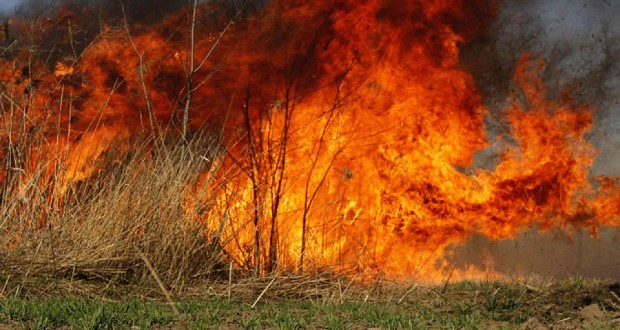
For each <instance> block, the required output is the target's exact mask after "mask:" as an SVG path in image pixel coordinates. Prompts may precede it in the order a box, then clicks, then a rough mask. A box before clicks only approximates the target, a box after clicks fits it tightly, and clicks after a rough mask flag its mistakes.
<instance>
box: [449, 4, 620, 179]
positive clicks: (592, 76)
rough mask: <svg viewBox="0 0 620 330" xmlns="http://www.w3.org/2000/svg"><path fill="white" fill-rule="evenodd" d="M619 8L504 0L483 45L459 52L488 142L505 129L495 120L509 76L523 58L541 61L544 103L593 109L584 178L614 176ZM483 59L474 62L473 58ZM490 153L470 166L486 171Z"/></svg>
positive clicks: (619, 162)
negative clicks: (484, 109)
mask: <svg viewBox="0 0 620 330" xmlns="http://www.w3.org/2000/svg"><path fill="white" fill-rule="evenodd" d="M619 16H620V2H617V1H606V0H568V1H554V0H526V1H504V2H503V3H502V6H501V10H500V12H499V14H498V16H497V18H496V20H495V22H494V23H493V26H492V28H491V29H490V31H493V33H492V34H490V35H489V36H487V39H485V40H481V41H480V42H478V43H476V44H473V45H472V46H470V47H467V48H465V49H463V53H462V56H461V60H462V63H463V65H464V66H465V67H466V68H467V69H469V70H470V71H471V72H472V73H473V74H474V76H475V78H476V80H477V83H478V86H479V88H480V90H481V92H482V94H483V95H484V96H485V100H486V103H487V105H488V106H489V107H490V109H491V116H490V117H489V118H488V120H487V127H488V128H489V135H490V139H491V140H493V139H495V138H497V137H498V136H502V135H503V133H506V132H507V131H508V130H509V128H508V127H507V125H505V123H502V122H501V117H502V116H501V112H502V111H503V109H504V108H505V104H504V103H503V102H504V101H505V100H506V96H507V95H508V93H509V92H510V91H511V89H512V88H513V86H512V83H511V79H510V78H511V75H512V72H513V71H514V67H515V63H517V61H518V59H519V57H520V56H521V55H522V54H523V52H529V53H530V54H531V55H532V58H537V57H542V58H543V59H544V61H545V70H544V72H543V78H544V80H545V83H546V84H547V86H548V87H549V93H550V97H555V98H560V97H567V96H568V97H571V98H572V99H573V101H574V102H577V103H581V104H587V105H589V106H591V107H593V108H594V111H595V123H594V128H593V129H592V131H591V132H590V133H589V134H588V140H589V142H591V143H592V144H593V145H594V146H595V147H596V148H597V149H598V151H599V155H598V157H597V160H596V163H595V164H594V166H593V167H592V172H591V173H592V175H618V174H620V153H618V150H620V112H619V111H618V110H620V109H619V107H620V105H619V104H620V62H618V61H617V54H619V53H620V20H617V17H619ZM481 58H483V59H484V60H483V61H481V60H480V59H481ZM496 160H497V154H496V151H495V150H485V151H483V152H481V154H480V155H479V157H478V159H477V165H478V166H492V165H493V163H494V161H496Z"/></svg>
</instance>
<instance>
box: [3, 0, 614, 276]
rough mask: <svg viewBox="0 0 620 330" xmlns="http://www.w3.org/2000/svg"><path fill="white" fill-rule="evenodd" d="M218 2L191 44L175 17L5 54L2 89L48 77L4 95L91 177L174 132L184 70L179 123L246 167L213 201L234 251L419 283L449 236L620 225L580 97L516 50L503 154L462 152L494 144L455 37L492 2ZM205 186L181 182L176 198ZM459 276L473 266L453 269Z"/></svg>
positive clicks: (75, 174)
mask: <svg viewBox="0 0 620 330" xmlns="http://www.w3.org/2000/svg"><path fill="white" fill-rule="evenodd" d="M217 10H221V7H219V6H218V5H203V6H202V7H201V8H200V10H199V14H200V15H201V16H200V17H199V20H198V21H199V22H202V23H200V24H198V25H197V26H196V28H197V29H198V33H197V34H196V35H198V36H199V38H198V39H197V40H196V41H195V45H194V49H195V51H194V52H193V53H192V52H190V51H189V49H190V48H189V46H188V45H187V43H186V41H187V40H188V34H187V33H188V32H187V31H186V30H185V29H182V28H180V27H183V26H185V25H186V21H185V19H186V16H185V15H184V14H177V15H171V16H170V17H168V18H167V19H166V20H164V21H163V22H161V23H160V24H158V25H157V26H152V27H148V29H144V28H143V27H130V28H127V29H124V28H123V29H118V30H113V29H111V30H110V31H107V32H104V33H102V34H101V35H100V36H99V38H98V39H97V40H96V41H94V42H93V43H92V44H91V45H90V46H89V47H88V48H86V49H85V50H84V52H83V54H82V55H81V56H80V59H79V61H77V62H76V63H75V65H66V64H63V63H64V62H62V61H58V62H57V64H56V66H55V68H54V69H55V71H54V72H55V74H51V73H48V72H46V70H45V65H43V64H41V65H39V66H37V67H38V70H40V71H41V72H39V73H35V72H31V73H29V74H28V75H26V76H27V77H26V76H23V75H22V74H20V73H19V70H16V69H11V68H18V67H19V65H21V63H20V61H19V59H15V60H6V61H4V62H3V63H2V67H3V71H2V72H11V74H5V75H7V76H6V77H3V79H4V80H5V81H10V82H11V85H10V86H11V87H12V88H13V89H14V92H15V93H16V95H19V94H20V93H19V90H20V89H25V90H28V88H30V87H31V86H30V87H29V84H30V83H31V82H32V79H33V77H35V76H36V79H37V80H39V83H38V85H37V86H36V89H37V90H49V91H52V92H51V93H34V92H32V91H30V92H27V93H26V94H27V96H24V99H23V100H14V102H16V103H20V102H22V104H26V103H25V102H29V104H30V107H31V108H32V109H35V111H38V112H37V113H36V114H35V115H33V118H32V120H33V122H37V121H39V122H46V123H50V122H59V123H61V124H60V125H59V127H60V128H61V131H62V132H64V134H63V135H61V137H60V138H59V137H58V134H57V132H58V130H57V128H58V125H57V126H53V125H47V126H46V127H51V129H50V130H49V131H48V132H46V134H48V136H49V140H50V141H51V142H50V143H51V145H50V146H49V150H50V151H56V150H65V148H66V149H67V150H69V151H68V152H69V153H72V154H75V155H74V156H72V157H64V158H63V157H61V158H57V159H56V160H57V161H60V162H64V168H66V173H67V177H66V178H65V179H64V181H65V183H70V182H73V181H77V180H81V179H84V178H87V177H89V176H90V175H92V174H93V173H94V171H96V166H98V165H97V164H96V163H94V162H84V161H82V159H89V160H93V159H97V158H98V156H99V155H101V154H102V153H103V152H105V150H106V149H107V148H108V147H109V146H110V144H111V142H112V141H114V140H120V141H123V140H127V139H128V138H129V137H130V136H131V132H134V131H136V130H138V131H141V132H142V133H145V134H146V133H150V132H153V131H161V130H166V129H167V130H170V129H171V128H172V130H177V131H181V122H182V115H183V110H184V105H185V104H186V103H185V101H186V100H187V96H188V94H189V93H188V85H187V79H188V72H192V74H191V77H192V81H193V85H190V87H191V88H192V90H191V109H190V116H189V125H190V128H191V131H193V132H195V131H198V130H216V129H218V128H221V127H224V128H225V130H224V131H225V132H226V133H225V138H226V139H227V141H243V143H240V144H238V146H237V147H235V148H232V149H231V150H230V156H231V158H230V159H229V160H228V161H227V163H228V164H230V166H234V167H238V168H240V169H241V172H242V175H240V176H239V177H238V178H237V179H235V180H230V181H228V183H227V185H226V189H225V190H226V191H227V192H228V193H223V194H222V196H221V198H220V200H218V201H217V203H218V205H219V206H220V207H222V208H223V209H226V210H227V214H228V218H229V219H230V220H229V221H228V222H227V223H226V227H225V228H224V233H225V234H226V235H228V237H234V238H235V239H231V240H228V241H226V243H224V244H226V246H225V248H226V250H227V252H228V254H229V255H230V256H231V258H232V259H233V260H234V261H235V262H237V263H238V264H239V265H243V266H247V267H248V268H254V270H256V271H259V272H261V271H264V270H266V271H272V270H275V269H280V270H301V269H303V270H304V271H308V270H317V269H324V268H329V269H332V270H337V271H341V272H355V273H364V274H377V273H381V274H386V275H389V276H393V277H397V278H412V277H416V278H425V279H427V280H431V281H432V280H437V279H438V276H442V274H445V272H446V271H449V266H448V265H445V263H444V261H443V260H444V259H443V255H444V250H445V248H446V247H447V246H448V245H449V244H453V243H459V242H463V241H464V240H465V239H467V238H468V237H470V236H471V235H473V234H475V233H480V234H483V235H485V236H486V237H488V238H493V239H500V238H511V237H515V235H517V234H518V233H519V232H521V231H524V230H526V229H527V228H531V227H532V226H538V227H539V228H541V229H549V228H558V227H559V228H567V229H570V228H571V227H575V228H583V227H590V228H593V230H594V228H596V227H597V226H598V225H610V226H616V225H617V224H618V215H619V214H620V209H619V208H618V205H619V204H618V200H619V198H620V197H619V196H620V190H619V189H618V186H617V184H615V183H614V182H611V181H613V180H611V179H607V181H605V184H604V185H603V187H602V188H601V189H598V190H596V189H595V188H593V187H592V185H591V184H590V181H589V180H588V174H589V167H590V166H591V165H592V162H593V160H594V158H595V156H596V151H595V149H594V148H593V146H592V145H590V144H589V143H588V142H587V141H586V139H585V137H584V134H585V133H586V132H587V131H588V130H589V129H590V128H591V127H592V110H591V109H589V108H587V107H582V106H575V105H574V104H572V103H571V102H570V100H548V99H547V92H546V89H545V86H544V84H543V83H542V80H541V78H540V73H541V72H542V70H544V65H543V62H542V60H532V59H531V58H530V57H529V56H528V55H527V54H526V55H524V56H523V57H522V59H521V61H520V62H519V63H518V65H517V69H516V71H515V74H514V91H513V94H512V95H511V97H510V100H509V101H510V105H509V106H508V107H507V109H506V110H505V112H504V114H503V118H504V121H505V124H506V126H507V127H509V128H510V132H508V133H506V135H505V136H504V138H503V139H501V140H498V141H492V143H491V145H492V147H493V148H497V149H500V150H501V155H500V160H499V161H498V163H497V164H496V165H495V166H494V167H493V168H472V164H474V157H475V155H476V153H477V152H479V151H481V150H483V149H485V148H489V147H491V146H490V144H489V141H488V138H487V132H486V130H485V116H487V115H489V110H488V109H487V108H486V107H485V106H484V105H483V104H482V101H481V99H482V97H481V96H480V95H479V94H478V92H477V89H476V86H475V83H474V80H473V77H472V76H471V74H470V73H468V72H467V71H465V70H464V69H462V68H461V67H460V65H459V49H460V47H461V45H463V44H465V43H469V42H471V41H473V40H475V39H476V38H478V37H480V36H481V35H483V34H484V32H485V29H486V24H487V22H488V20H490V19H491V18H492V17H493V15H494V13H495V12H496V10H497V8H496V6H495V4H494V3H492V2H489V1H482V0H476V1H404V2H403V1H400V2H397V1H381V0H373V1H370V0H369V1H352V0H324V1H322V4H321V5H318V4H315V3H311V2H307V1H296V0H291V1H284V0H282V1H272V2H270V4H268V5H266V6H265V8H262V9H261V10H260V11H259V12H258V13H255V14H254V15H250V14H247V15H246V16H244V17H243V18H238V19H236V20H235V21H234V24H229V22H227V21H226V19H225V18H222V17H220V16H217V17H215V18H214V16H213V15H211V14H212V13H214V12H216V11H217ZM63 15H65V16H62V17H66V14H63ZM73 19H74V20H75V19H76V18H75V17H74V18H73ZM207 23H212V24H207ZM131 28H135V31H131ZM222 31H225V33H222ZM192 57H193V58H194V63H195V64H194V66H192V67H190V64H189V63H190V61H189V59H190V58H192ZM51 71H52V69H50V72H51ZM31 90H32V88H31ZM49 111H52V113H54V116H55V117H54V116H49V115H46V114H49ZM3 120H6V119H3ZM3 126H4V127H6V126H7V123H4V125H3ZM9 126H10V125H9ZM54 134H56V135H54ZM9 135H10V133H8V132H3V136H9ZM87 139H92V140H95V141H97V143H96V144H95V147H92V145H91V144H88V143H81V142H80V141H86V140H87ZM239 145H240V146H239ZM33 157H35V158H36V161H41V159H43V158H45V155H39V154H37V155H35V156H33ZM76 159H79V160H80V161H75V160H76ZM610 180H611V181H610ZM199 203H201V202H200V201H196V200H193V199H192V197H191V196H188V212H190V210H191V209H192V208H193V206H195V205H196V204H199ZM196 217H197V220H198V221H203V222H204V223H205V224H206V225H207V226H209V227H213V228H210V229H211V230H213V231H214V232H217V231H219V227H218V226H219V225H220V224H219V223H216V222H214V221H212V220H210V219H201V218H200V216H199V215H197V216H196ZM472 274H473V275H474V276H482V275H480V274H481V273H476V271H475V270H468V272H465V273H464V274H461V275H462V276H463V277H467V276H471V275H472ZM455 276H457V275H455ZM459 276H460V275H459ZM493 276H496V274H495V275H493Z"/></svg>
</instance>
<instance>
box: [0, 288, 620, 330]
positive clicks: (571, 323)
mask: <svg viewBox="0 0 620 330" xmlns="http://www.w3.org/2000/svg"><path fill="white" fill-rule="evenodd" d="M610 288H612V289H613V290H615V288H616V286H614V285H611V286H610V285H609V284H608V283H607V284H605V283H594V282H593V283H587V282H583V281H569V282H557V283H555V284H550V285H549V286H547V287H544V288H541V289H536V288H533V289H532V287H530V286H528V285H523V284H522V283H467V282H466V283H455V284H451V285H448V286H446V287H421V288H419V289H416V290H414V291H411V292H409V293H408V295H407V297H406V299H403V300H402V301H401V302H398V301H399V300H400V299H399V298H398V297H399V296H397V295H392V296H390V294H386V293H384V294H383V295H382V297H381V298H379V297H374V298H372V299H371V300H368V301H363V300H347V301H344V302H338V301H334V300H321V299H318V300H309V299H306V300H304V299H291V298H286V297H270V298H268V299H263V300H261V301H259V302H258V303H257V304H256V306H255V308H252V307H251V305H252V303H253V300H254V299H247V297H246V298H242V297H241V296H240V297H235V298H232V299H227V298H222V297H215V296H208V295H205V296H204V297H202V298H198V297H197V296H192V297H189V296H188V297H185V298H179V299H177V303H176V306H177V308H178V310H179V312H180V313H181V315H180V316H177V315H175V314H174V313H173V311H172V308H170V306H169V305H167V304H165V303H164V302H162V301H156V300H152V299H150V300H147V299H146V298H122V297H121V298H120V300H118V301H109V300H107V298H103V297H102V298H89V299H87V298H83V297H77V296H76V297H69V298H60V297H47V298H28V299H26V298H11V299H3V300H0V327H1V326H2V325H8V326H12V327H17V328H31V329H50V328H61V327H62V328H67V327H68V328H75V329H101V328H106V329H112V328H123V329H124V328H133V329H150V328H169V327H181V328H190V329H205V328H235V329H236V328H241V329H318V328H323V329H426V328H434V329H437V328H440V329H486V328H489V327H495V328H496V329H515V328H519V327H523V326H524V328H533V329H535V328H537V326H541V325H544V326H552V327H555V328H567V327H582V328H592V329H616V328H618V326H619V325H620V310H618V304H617V302H616V303H614V302H613V301H612V300H611V299H615V298H614V297H613V294H611V292H612V291H610V290H612V289H610ZM394 298H396V299H394ZM610 298H611V299H610ZM593 304H596V306H598V307H600V311H601V313H602V314H601V315H600V316H597V317H594V318H591V317H588V316H586V315H584V314H583V313H582V309H583V308H584V307H586V306H592V305H593Z"/></svg>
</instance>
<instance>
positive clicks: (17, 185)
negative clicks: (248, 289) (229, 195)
mask: <svg viewBox="0 0 620 330" xmlns="http://www.w3.org/2000/svg"><path fill="white" fill-rule="evenodd" d="M160 142H161V141H160ZM110 150H114V148H111V149H110ZM218 152H219V151H218V150H217V145H216V143H215V142H214V141H210V140H209V139H206V138H195V139H192V140H191V141H190V142H189V143H185V142H183V141H181V142H178V143H176V142H173V143H165V142H161V143H156V141H142V142H136V144H135V145H134V146H133V147H132V151H131V152H130V153H128V154H123V155H122V157H121V158H120V159H119V158H116V157H118V155H117V154H114V153H113V152H108V155H106V156H105V157H103V159H101V158H100V159H97V160H96V161H97V162H102V161H106V162H107V163H106V165H104V166H102V167H100V168H99V170H100V171H99V172H98V173H97V174H96V175H94V176H92V177H89V178H88V179H86V180H81V181H76V182H69V183H66V185H65V186H64V187H63V188H62V189H59V184H58V183H59V181H60V178H61V177H62V176H63V173H65V172H63V171H65V170H64V169H60V168H59V169H53V170H54V171H53V172H54V173H56V175H55V177H54V178H53V179H56V180H52V181H51V182H45V181H44V178H45V173H46V172H49V171H50V169H49V168H43V167H41V168H39V171H38V172H35V174H34V175H32V176H31V177H30V180H28V181H26V182H24V181H23V178H20V177H18V178H17V179H15V180H13V181H10V182H9V184H5V185H4V187H3V188H4V191H3V196H4V199H3V202H2V203H1V206H0V212H1V214H2V215H3V222H2V224H1V227H0V229H1V230H2V233H3V235H2V237H1V238H0V239H1V241H0V243H1V244H0V246H1V248H0V256H1V259H0V263H2V267H3V268H4V269H5V270H9V273H14V274H25V275H26V276H28V275H32V276H35V277H36V276H39V275H42V274H46V275H51V276H60V277H64V278H72V279H74V278H99V279H105V280H107V281H111V282H121V283H127V282H131V283H142V282H143V281H144V280H146V279H148V278H151V277H152V276H156V277H159V278H160V279H161V280H163V281H164V282H165V283H167V284H168V285H170V286H171V287H179V286H183V283H185V281H188V280H190V279H192V278H196V277H200V276H205V275H208V274H209V273H210V272H211V271H212V270H213V268H214V266H215V265H217V264H218V263H221V262H222V259H221V254H220V253H221V249H220V248H219V245H218V244H217V241H216V240H214V236H213V235H214V234H216V233H210V232H208V231H207V230H206V228H205V227H204V225H203V224H201V223H199V222H196V221H195V220H194V219H193V218H192V216H191V215H190V214H188V212H186V210H185V207H184V206H185V203H187V200H186V198H187V196H186V190H187V187H188V183H190V182H192V183H194V182H197V181H198V177H199V176H201V177H202V180H203V182H205V184H209V183H208V182H206V181H204V180H208V179H209V178H207V177H206V175H205V173H215V171H216V167H217V164H215V163H214V162H213V161H210V160H209V159H214V157H216V155H217V153H218ZM193 193H194V195H193V197H204V198H205V199H208V198H209V194H211V193H212V191H211V190H209V189H204V190H202V193H201V192H200V190H194V192H193ZM15 195H18V196H19V198H15ZM209 211H210V210H207V209H205V210H202V212H209ZM213 216H214V217H216V216H218V215H216V214H214V215H213ZM219 219H224V218H223V217H219ZM151 266H152V267H151ZM149 268H151V269H149Z"/></svg>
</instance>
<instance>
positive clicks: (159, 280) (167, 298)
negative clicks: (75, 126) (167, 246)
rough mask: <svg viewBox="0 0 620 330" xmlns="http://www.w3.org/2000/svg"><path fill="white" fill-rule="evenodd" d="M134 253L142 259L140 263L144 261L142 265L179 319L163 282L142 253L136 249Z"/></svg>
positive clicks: (178, 313) (178, 314) (175, 307)
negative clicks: (147, 270)
mask: <svg viewBox="0 0 620 330" xmlns="http://www.w3.org/2000/svg"><path fill="white" fill-rule="evenodd" d="M136 252H138V255H139V256H140V258H142V261H144V264H145V265H146V267H147V268H148V269H149V271H150V272H151V275H153V278H154V279H155V281H156V282H157V285H159V288H160V289H161V291H162V292H163V293H164V296H166V300H167V301H168V304H169V305H170V307H172V311H173V312H174V315H175V316H177V317H180V316H181V313H180V312H179V310H178V309H177V306H176V305H175V303H174V301H173V300H172V296H171V295H170V292H168V290H166V287H165V286H164V282H162V280H161V278H160V277H159V275H157V272H156V271H155V268H153V265H151V262H150V261H149V259H148V258H147V257H146V255H145V254H144V253H142V251H140V250H138V248H136Z"/></svg>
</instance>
